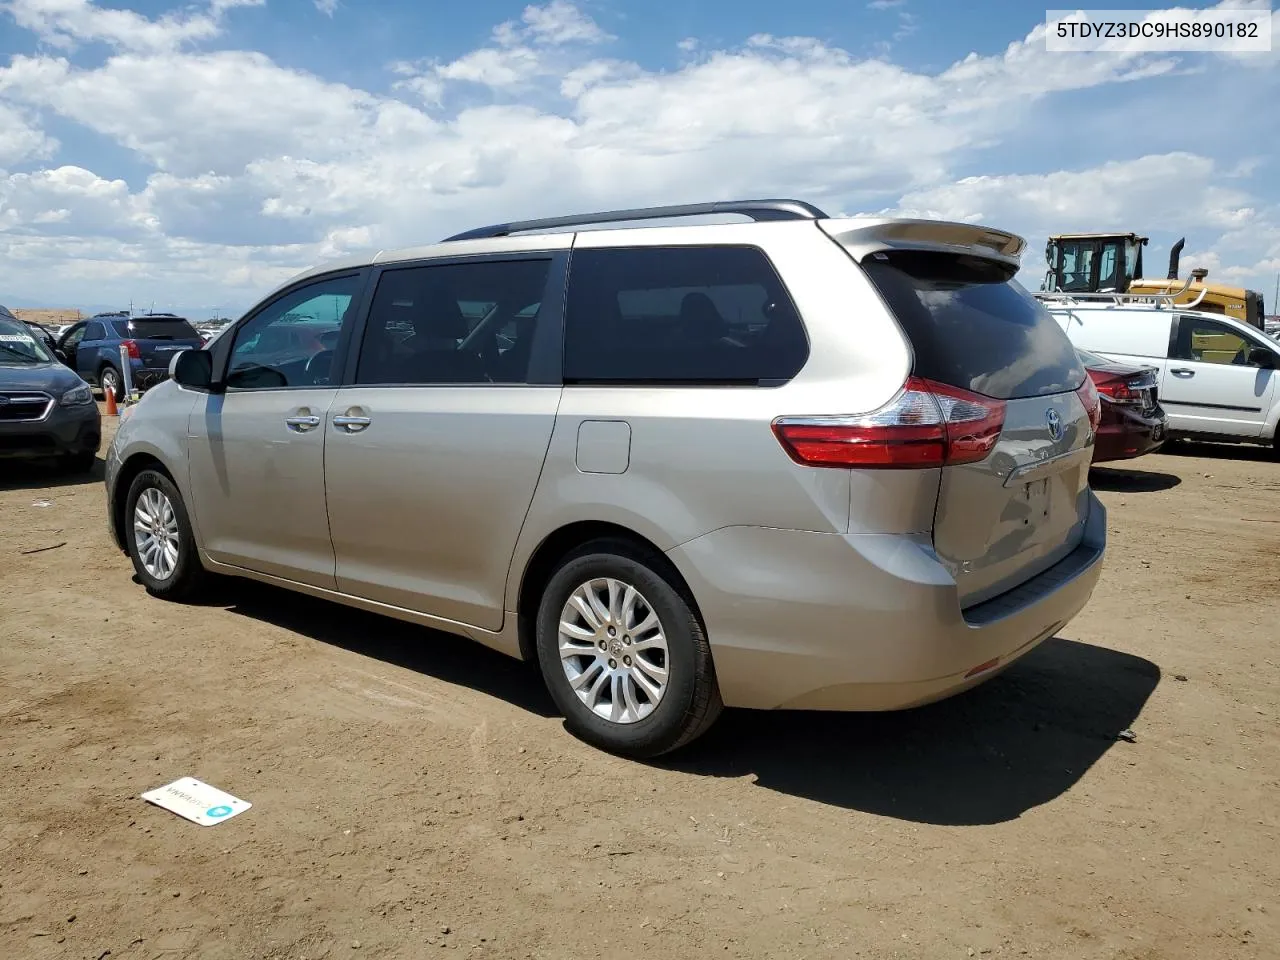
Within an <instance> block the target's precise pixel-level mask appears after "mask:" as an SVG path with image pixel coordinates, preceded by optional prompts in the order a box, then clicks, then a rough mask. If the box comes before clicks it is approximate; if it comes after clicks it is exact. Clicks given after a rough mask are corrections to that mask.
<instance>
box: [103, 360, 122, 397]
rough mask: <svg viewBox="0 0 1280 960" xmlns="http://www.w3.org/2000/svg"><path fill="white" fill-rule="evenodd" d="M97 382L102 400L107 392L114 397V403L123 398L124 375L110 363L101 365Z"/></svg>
mask: <svg viewBox="0 0 1280 960" xmlns="http://www.w3.org/2000/svg"><path fill="white" fill-rule="evenodd" d="M98 383H99V384H101V386H102V398H103V399H104V400H105V399H106V398H107V394H108V393H110V394H111V395H112V396H114V397H115V398H116V403H119V402H120V401H121V400H123V399H124V377H122V376H121V375H120V372H119V371H118V370H116V368H115V367H113V366H110V365H108V366H105V367H103V368H102V370H101V372H99V374H98Z"/></svg>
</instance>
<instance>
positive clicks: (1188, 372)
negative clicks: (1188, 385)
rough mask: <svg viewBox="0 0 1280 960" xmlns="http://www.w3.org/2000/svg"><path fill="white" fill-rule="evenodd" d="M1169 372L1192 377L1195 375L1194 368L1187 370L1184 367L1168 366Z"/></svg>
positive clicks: (1177, 375)
mask: <svg viewBox="0 0 1280 960" xmlns="http://www.w3.org/2000/svg"><path fill="white" fill-rule="evenodd" d="M1169 372H1170V373H1172V374H1173V375H1174V376H1175V377H1194V376H1195V375H1196V372H1195V371H1194V370H1188V369H1187V368H1186V367H1170V368H1169Z"/></svg>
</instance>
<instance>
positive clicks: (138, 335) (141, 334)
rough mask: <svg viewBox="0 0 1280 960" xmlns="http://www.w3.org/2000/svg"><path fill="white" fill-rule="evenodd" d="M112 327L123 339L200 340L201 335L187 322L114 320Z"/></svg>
mask: <svg viewBox="0 0 1280 960" xmlns="http://www.w3.org/2000/svg"><path fill="white" fill-rule="evenodd" d="M111 325H112V326H113V327H115V330H116V333H117V334H118V335H119V336H121V337H126V338H133V339H135V340H199V339H200V334H199V333H197V332H196V328H195V327H193V326H192V325H191V324H189V323H188V322H187V321H186V320H176V319H175V320H150V319H138V318H135V319H133V320H113V321H112V322H111Z"/></svg>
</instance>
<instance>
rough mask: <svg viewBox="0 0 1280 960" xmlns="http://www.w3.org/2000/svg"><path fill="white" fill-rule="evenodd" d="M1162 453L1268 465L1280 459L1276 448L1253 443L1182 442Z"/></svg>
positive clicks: (1173, 455)
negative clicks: (1269, 462)
mask: <svg viewBox="0 0 1280 960" xmlns="http://www.w3.org/2000/svg"><path fill="white" fill-rule="evenodd" d="M1160 452H1161V453H1164V454H1168V455H1169V456H1172V457H1203V458H1204V459H1206V460H1240V461H1242V462H1251V463H1267V462H1268V461H1271V460H1276V459H1280V457H1278V456H1277V454H1276V451H1275V448H1273V447H1264V446H1260V445H1257V444H1252V443H1203V442H1198V441H1195V440H1180V441H1178V442H1177V443H1175V444H1165V446H1164V447H1163V448H1162V449H1161V450H1160Z"/></svg>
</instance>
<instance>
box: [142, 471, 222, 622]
mask: <svg viewBox="0 0 1280 960" xmlns="http://www.w3.org/2000/svg"><path fill="white" fill-rule="evenodd" d="M124 527H125V543H126V544H127V546H128V549H129V558H130V559H131V560H132V561H133V569H134V571H135V572H136V573H137V575H138V579H139V580H141V581H142V585H143V586H144V587H146V588H147V592H148V593H150V594H151V595H152V596H156V597H160V598H162V599H164V600H176V601H186V600H191V599H193V598H195V597H196V595H197V594H198V593H199V592H200V590H201V589H202V588H203V587H204V585H205V583H206V582H207V580H208V577H209V575H208V573H207V572H206V571H205V569H204V567H202V566H201V565H200V557H199V555H198V553H197V551H196V541H195V536H194V535H193V533H192V531H191V519H190V517H189V516H188V515H187V508H186V505H185V504H184V503H183V502H182V494H180V493H179V492H178V488H177V486H176V485H175V484H174V482H173V481H172V480H170V479H169V477H167V476H166V475H165V474H163V473H161V472H160V471H159V470H143V471H142V472H141V473H140V474H138V475H137V477H135V478H134V481H133V483H132V484H131V485H130V486H129V493H128V496H127V497H126V499H125V521H124Z"/></svg>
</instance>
